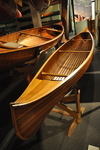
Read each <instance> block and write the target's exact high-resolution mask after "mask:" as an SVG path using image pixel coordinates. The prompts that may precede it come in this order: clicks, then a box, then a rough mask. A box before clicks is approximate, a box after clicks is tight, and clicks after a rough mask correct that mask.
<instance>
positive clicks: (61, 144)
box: [0, 48, 100, 150]
mask: <svg viewBox="0 0 100 150" xmlns="http://www.w3.org/2000/svg"><path fill="white" fill-rule="evenodd" d="M53 51H54V49H50V50H49V51H48V52H46V54H43V55H42V56H41V59H40V61H39V63H38V66H37V67H36V68H35V69H34V74H35V73H36V72H37V70H38V69H39V68H40V67H41V65H42V64H43V63H44V61H45V60H46V59H47V58H48V57H49V56H50V55H51V53H52V52H53ZM99 86H100V49H99V48H95V52H94V58H93V61H92V63H91V65H90V67H89V69H88V70H87V72H86V73H85V74H84V75H83V77H82V78H81V79H80V80H79V82H78V87H79V89H80V91H81V106H82V107H85V111H84V113H83V115H82V121H81V123H79V124H78V126H77V127H76V129H75V130H74V132H73V134H72V135H71V137H68V136H67V132H68V129H69V126H70V124H71V122H72V121H73V118H71V117H68V116H64V115H61V114H58V113H54V112H50V113H49V114H48V116H47V118H46V119H45V120H44V122H43V124H42V125H41V127H40V129H39V131H38V132H37V134H36V135H35V136H33V138H32V139H29V140H26V141H22V140H20V139H19V138H18V137H17V136H16V134H15V133H14V129H13V125H12V120H11V113H10V105H9V103H10V102H12V101H15V100H16V99H17V98H18V97H19V96H20V95H21V93H22V92H23V91H24V89H25V88H26V87H27V81H26V78H24V77H19V78H16V79H13V80H12V78H11V76H10V72H9V71H8V72H5V73H3V74H1V76H0V150H22V149H23V150H55V149H56V150H88V146H89V145H93V146H97V147H100V88H99ZM68 106H71V107H72V108H73V107H75V104H74V103H70V104H68Z"/></svg>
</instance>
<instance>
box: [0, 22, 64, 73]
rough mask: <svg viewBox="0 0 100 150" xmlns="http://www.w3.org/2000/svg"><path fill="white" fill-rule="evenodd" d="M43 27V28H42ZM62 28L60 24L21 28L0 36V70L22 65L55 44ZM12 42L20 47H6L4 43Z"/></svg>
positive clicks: (59, 37) (59, 38) (58, 39)
mask: <svg viewBox="0 0 100 150" xmlns="http://www.w3.org/2000/svg"><path fill="white" fill-rule="evenodd" d="M43 28H44V29H43ZM63 33H64V29H63V27H62V26H61V25H52V26H47V27H40V28H31V29H27V30H21V31H18V32H14V33H11V34H8V35H5V36H2V37H0V71H3V70H6V69H9V68H13V67H16V66H20V65H23V64H24V63H25V62H27V61H30V60H32V59H34V58H36V57H37V55H39V53H41V52H45V51H46V50H48V49H50V48H51V47H53V46H55V45H56V44H57V43H58V42H59V41H60V40H61V38H62V35H63ZM9 42H12V43H13V45H14V43H15V44H20V45H21V46H22V47H21V48H14V47H12V48H9V47H8V48H7V47H4V44H5V43H6V44H8V45H9Z"/></svg>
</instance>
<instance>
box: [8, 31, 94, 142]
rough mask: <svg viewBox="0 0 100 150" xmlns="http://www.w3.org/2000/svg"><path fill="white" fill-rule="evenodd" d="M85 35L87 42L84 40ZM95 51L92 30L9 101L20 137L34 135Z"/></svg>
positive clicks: (70, 42) (65, 48) (53, 57)
mask: <svg viewBox="0 0 100 150" xmlns="http://www.w3.org/2000/svg"><path fill="white" fill-rule="evenodd" d="M86 38H87V42H84V43H83V42H82V40H84V39H86ZM73 39H74V40H75V39H76V40H77V41H73ZM78 39H79V41H78ZM80 39H82V40H81V41H80ZM88 39H89V40H88ZM90 39H91V40H90ZM59 51H65V53H60V52H59ZM74 51H76V52H74ZM80 51H82V52H80ZM93 54H94V40H93V37H92V35H91V33H90V32H89V31H84V32H81V33H79V34H78V35H76V36H75V37H73V38H72V39H70V40H68V41H67V42H66V43H65V44H63V45H61V46H60V47H59V48H58V50H56V51H55V52H54V53H53V54H52V55H51V56H50V57H49V58H48V60H47V61H46V62H45V63H44V65H43V66H42V67H41V68H40V70H39V71H38V72H37V74H36V75H35V77H34V78H33V79H32V81H31V83H30V84H29V85H28V87H27V88H26V90H25V91H24V92H23V93H22V95H21V96H20V97H19V98H18V99H17V100H16V101H15V102H13V103H11V104H10V106H11V114H12V121H13V126H14V128H15V132H16V134H17V136H18V137H19V138H21V139H23V140H26V139H29V138H31V137H32V136H34V134H35V133H36V132H37V131H38V129H39V128H40V126H41V124H42V122H43V121H44V119H45V118H46V117H47V115H48V114H49V112H50V111H51V110H52V108H53V107H54V106H55V105H57V104H58V103H59V102H60V101H61V100H62V98H63V97H64V96H65V95H66V93H68V92H69V90H70V89H71V88H72V87H73V86H74V85H75V84H76V83H77V81H78V80H79V79H80V78H81V77H82V76H83V74H84V73H85V72H86V70H87V69H88V67H89V65H90V64H91V61H92V59H93Z"/></svg>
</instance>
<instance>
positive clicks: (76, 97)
mask: <svg viewBox="0 0 100 150" xmlns="http://www.w3.org/2000/svg"><path fill="white" fill-rule="evenodd" d="M73 91H74V94H72V95H67V96H66V95H65V96H64V97H63V98H62V100H61V101H60V102H59V103H57V104H56V106H57V107H59V108H60V109H58V108H53V109H52V111H53V112H56V113H60V114H63V115H66V116H70V117H73V118H74V121H73V122H72V124H71V126H70V128H69V131H68V136H71V135H72V133H73V131H74V129H75V127H76V126H77V125H78V123H80V122H81V118H82V113H83V112H84V110H85V108H84V107H80V90H77V88H76V87H74V89H73ZM73 101H75V104H76V110H73V109H71V108H69V107H67V106H66V103H67V102H73Z"/></svg>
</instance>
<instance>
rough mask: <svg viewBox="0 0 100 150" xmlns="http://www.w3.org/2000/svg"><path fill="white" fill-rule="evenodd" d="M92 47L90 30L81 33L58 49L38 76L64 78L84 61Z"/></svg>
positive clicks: (50, 78)
mask: <svg viewBox="0 0 100 150" xmlns="http://www.w3.org/2000/svg"><path fill="white" fill-rule="evenodd" d="M91 48H92V39H91V37H90V34H89V33H88V32H86V33H81V34H80V35H78V36H76V37H75V38H73V39H72V40H70V42H68V43H67V44H65V45H64V46H63V47H62V48H61V49H59V50H58V52H57V53H56V54H55V55H54V56H53V57H52V58H51V61H49V62H48V63H47V64H46V65H45V67H44V68H43V70H42V72H41V73H40V74H39V76H38V77H37V78H39V79H42V80H44V79H46V80H64V79H65V78H66V77H67V76H69V75H70V74H71V73H72V72H73V71H74V70H75V69H77V68H78V67H79V66H80V65H81V64H82V63H83V62H84V60H85V59H86V58H87V56H88V54H89V53H90V50H91Z"/></svg>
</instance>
